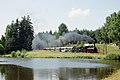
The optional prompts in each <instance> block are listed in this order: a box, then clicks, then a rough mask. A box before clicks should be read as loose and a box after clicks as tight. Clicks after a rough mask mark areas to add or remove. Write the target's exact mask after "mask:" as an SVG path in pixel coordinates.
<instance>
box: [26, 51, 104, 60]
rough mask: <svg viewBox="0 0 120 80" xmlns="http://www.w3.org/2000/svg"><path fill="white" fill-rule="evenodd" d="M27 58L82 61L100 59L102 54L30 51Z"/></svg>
mask: <svg viewBox="0 0 120 80" xmlns="http://www.w3.org/2000/svg"><path fill="white" fill-rule="evenodd" d="M27 54H29V55H28V56H27V57H28V58H82V59H102V58H104V55H103V54H99V53H97V54H95V53H94V54H90V53H72V52H58V51H45V50H35V51H30V52H28V53H27Z"/></svg>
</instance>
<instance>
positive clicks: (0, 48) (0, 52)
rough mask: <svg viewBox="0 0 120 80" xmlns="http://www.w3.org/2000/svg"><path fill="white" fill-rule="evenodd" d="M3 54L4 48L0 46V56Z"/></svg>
mask: <svg viewBox="0 0 120 80" xmlns="http://www.w3.org/2000/svg"><path fill="white" fill-rule="evenodd" d="M3 54H4V46H3V45H2V44H0V55H3Z"/></svg>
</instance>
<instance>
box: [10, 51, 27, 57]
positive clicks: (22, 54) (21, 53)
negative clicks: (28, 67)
mask: <svg viewBox="0 0 120 80" xmlns="http://www.w3.org/2000/svg"><path fill="white" fill-rule="evenodd" d="M26 53H27V51H26V50H22V51H19V50H17V51H16V52H15V51H12V52H11V57H17V58H24V57H25V56H27V54H26Z"/></svg>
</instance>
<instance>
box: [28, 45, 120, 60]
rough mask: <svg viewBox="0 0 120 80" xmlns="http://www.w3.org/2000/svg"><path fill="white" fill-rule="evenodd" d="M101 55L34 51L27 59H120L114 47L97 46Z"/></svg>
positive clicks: (117, 50)
mask: <svg viewBox="0 0 120 80" xmlns="http://www.w3.org/2000/svg"><path fill="white" fill-rule="evenodd" d="M96 47H97V49H98V52H99V53H82V52H78V53H72V52H59V51H52V50H51V51H50V50H33V51H30V52H27V54H28V55H27V56H26V57H27V58H82V59H112V60H119V59H120V50H119V48H118V47H116V46H114V45H107V53H106V45H104V44H96Z"/></svg>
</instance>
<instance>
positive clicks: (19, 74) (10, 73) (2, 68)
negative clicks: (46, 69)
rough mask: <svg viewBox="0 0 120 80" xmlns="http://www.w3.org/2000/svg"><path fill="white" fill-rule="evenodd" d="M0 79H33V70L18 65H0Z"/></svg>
mask: <svg viewBox="0 0 120 80" xmlns="http://www.w3.org/2000/svg"><path fill="white" fill-rule="evenodd" d="M0 73H1V76H0V80H33V71H32V69H29V68H23V67H20V66H16V65H0Z"/></svg>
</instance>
